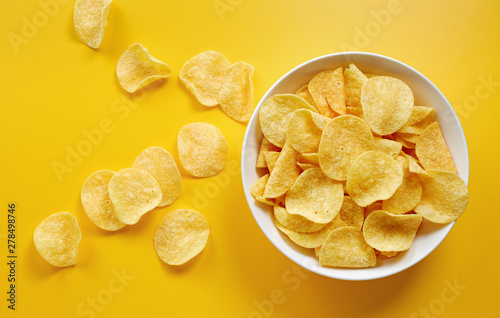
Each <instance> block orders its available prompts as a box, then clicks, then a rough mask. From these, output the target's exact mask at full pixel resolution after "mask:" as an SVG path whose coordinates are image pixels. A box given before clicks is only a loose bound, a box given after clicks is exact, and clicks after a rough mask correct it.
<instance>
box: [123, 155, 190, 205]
mask: <svg viewBox="0 0 500 318" xmlns="http://www.w3.org/2000/svg"><path fill="white" fill-rule="evenodd" d="M132 168H137V169H142V170H146V171H147V172H149V173H150V174H151V175H152V176H153V177H154V178H155V179H156V181H157V182H158V184H159V185H160V188H161V193H162V197H161V201H160V203H159V204H158V206H159V207H164V206H167V205H170V204H172V203H174V201H175V200H176V199H177V198H178V197H179V195H180V194H181V190H182V180H181V173H180V172H179V169H178V168H177V164H176V163H175V160H174V158H173V157H172V155H171V154H170V153H169V152H168V151H166V150H165V149H163V148H161V147H150V148H148V149H146V150H144V151H143V152H141V154H140V155H139V156H138V157H137V158H136V159H135V161H134V164H133V165H132Z"/></svg>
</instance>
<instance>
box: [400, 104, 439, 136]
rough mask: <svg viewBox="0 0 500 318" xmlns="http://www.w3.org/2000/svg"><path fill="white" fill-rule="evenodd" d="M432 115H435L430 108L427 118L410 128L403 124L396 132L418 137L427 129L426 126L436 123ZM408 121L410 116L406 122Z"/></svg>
mask: <svg viewBox="0 0 500 318" xmlns="http://www.w3.org/2000/svg"><path fill="white" fill-rule="evenodd" d="M414 107H416V106H414ZM412 114H413V112H412ZM434 114H435V111H434V108H431V110H430V112H429V114H427V116H426V117H425V118H424V119H422V120H420V121H418V122H416V123H414V124H413V125H411V126H410V125H407V124H405V125H404V126H403V127H401V129H399V130H398V132H402V133H408V134H416V135H420V134H421V133H422V132H423V131H424V129H425V128H427V126H429V125H430V124H432V123H433V122H434V121H436V119H435V118H434ZM410 120H411V116H410V119H408V121H410Z"/></svg>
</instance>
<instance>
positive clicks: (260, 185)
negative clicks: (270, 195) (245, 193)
mask: <svg viewBox="0 0 500 318" xmlns="http://www.w3.org/2000/svg"><path fill="white" fill-rule="evenodd" d="M268 180H269V173H268V174H266V175H264V176H263V177H261V178H260V179H259V180H257V181H255V183H254V184H253V185H252V187H251V188H250V194H251V195H252V196H253V198H254V199H255V200H257V201H259V202H262V203H264V204H267V205H270V206H276V205H277V203H276V202H275V201H274V200H273V199H266V198H264V189H265V188H266V184H267V181H268Z"/></svg>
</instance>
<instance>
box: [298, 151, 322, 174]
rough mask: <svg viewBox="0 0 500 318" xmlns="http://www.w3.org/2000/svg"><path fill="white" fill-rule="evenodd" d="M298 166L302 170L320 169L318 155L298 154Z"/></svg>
mask: <svg viewBox="0 0 500 318" xmlns="http://www.w3.org/2000/svg"><path fill="white" fill-rule="evenodd" d="M297 164H298V165H299V167H300V169H302V170H307V169H311V168H317V167H319V161H318V154H317V153H304V154H302V153H301V154H298V155H297Z"/></svg>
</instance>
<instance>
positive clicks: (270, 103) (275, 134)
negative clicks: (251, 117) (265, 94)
mask: <svg viewBox="0 0 500 318" xmlns="http://www.w3.org/2000/svg"><path fill="white" fill-rule="evenodd" d="M301 108H304V109H309V110H310V111H312V112H316V109H314V107H312V106H311V105H309V103H308V102H306V101H305V100H303V99H302V98H300V97H298V96H296V95H293V94H276V95H273V96H271V97H269V98H268V99H267V100H266V101H265V102H264V103H263V104H262V106H261V108H260V111H259V119H260V127H261V129H262V133H263V134H264V136H265V137H266V138H267V140H269V141H270V142H271V143H273V144H274V145H276V146H278V147H280V148H283V146H284V145H285V141H286V133H287V130H288V122H289V120H290V117H291V116H292V114H293V112H294V111H296V110H297V109H301Z"/></svg>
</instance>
